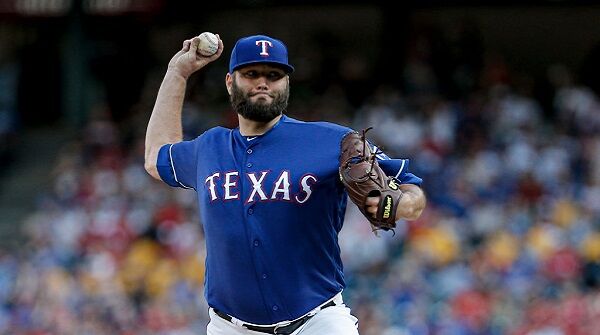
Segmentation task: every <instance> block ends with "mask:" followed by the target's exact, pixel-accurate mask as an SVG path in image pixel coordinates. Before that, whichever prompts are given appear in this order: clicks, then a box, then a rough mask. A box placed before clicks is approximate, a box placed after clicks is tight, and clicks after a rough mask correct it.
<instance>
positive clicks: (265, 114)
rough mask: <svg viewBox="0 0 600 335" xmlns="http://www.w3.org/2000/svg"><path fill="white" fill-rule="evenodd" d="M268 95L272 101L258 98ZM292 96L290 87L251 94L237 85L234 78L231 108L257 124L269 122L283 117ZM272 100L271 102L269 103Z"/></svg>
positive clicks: (287, 85)
mask: <svg viewBox="0 0 600 335" xmlns="http://www.w3.org/2000/svg"><path fill="white" fill-rule="evenodd" d="M265 94H266V95H268V96H269V97H271V99H266V98H262V97H258V98H255V99H252V98H253V97H255V96H259V95H265ZM289 96H290V86H289V84H286V85H285V88H283V89H282V90H279V91H275V90H271V91H269V92H260V93H256V92H255V93H250V92H244V91H243V90H242V89H241V88H240V87H239V86H238V84H237V81H236V79H235V78H234V80H233V82H232V86H231V96H230V98H229V100H230V101H231V106H232V107H233V109H234V110H235V111H236V113H238V114H239V115H241V116H243V117H244V118H245V119H248V120H252V121H257V122H265V123H266V122H269V121H271V120H273V119H274V118H276V117H277V116H279V115H281V113H282V112H283V111H284V110H285V109H286V108H287V105H288V98H289ZM269 100H271V102H269Z"/></svg>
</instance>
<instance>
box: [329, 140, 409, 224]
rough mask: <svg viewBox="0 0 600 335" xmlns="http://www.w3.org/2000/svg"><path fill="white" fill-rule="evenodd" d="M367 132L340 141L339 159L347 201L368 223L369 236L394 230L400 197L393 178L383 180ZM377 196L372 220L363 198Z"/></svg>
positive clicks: (381, 171) (383, 177)
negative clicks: (371, 231)
mask: <svg viewBox="0 0 600 335" xmlns="http://www.w3.org/2000/svg"><path fill="white" fill-rule="evenodd" d="M370 129H371V128H367V129H365V130H363V131H362V132H361V134H359V133H358V132H350V133H348V134H347V135H346V136H344V138H342V142H341V146H342V148H341V149H342V150H341V156H340V179H341V180H342V183H343V184H344V186H345V188H346V191H347V192H348V195H349V196H350V200H352V202H354V203H355V204H356V206H358V208H359V209H360V211H361V212H362V213H363V215H364V216H365V217H366V218H367V219H368V220H369V222H370V223H371V228H372V229H373V232H376V231H377V230H380V229H383V230H386V231H387V230H390V229H392V230H393V229H394V228H395V227H396V210H397V208H398V203H399V201H400V198H401V197H402V191H400V188H399V187H398V184H397V183H396V180H395V179H394V178H393V177H390V176H386V175H385V172H383V170H382V169H381V167H380V166H379V164H378V163H377V158H376V157H375V156H376V155H377V154H378V152H372V151H371V148H370V146H369V145H368V143H367V140H366V137H365V134H366V133H367V131H369V130H370ZM378 196H380V197H381V198H380V201H379V208H378V210H377V214H376V215H375V217H373V216H372V214H371V213H369V212H367V208H366V201H367V197H378Z"/></svg>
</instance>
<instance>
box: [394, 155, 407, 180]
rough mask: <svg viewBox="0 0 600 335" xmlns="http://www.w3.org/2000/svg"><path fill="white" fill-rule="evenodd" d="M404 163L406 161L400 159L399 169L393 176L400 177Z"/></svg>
mask: <svg viewBox="0 0 600 335" xmlns="http://www.w3.org/2000/svg"><path fill="white" fill-rule="evenodd" d="M404 163H406V160H405V159H403V160H402V165H400V170H398V173H396V176H395V177H394V178H396V179H398V177H400V173H402V170H404Z"/></svg>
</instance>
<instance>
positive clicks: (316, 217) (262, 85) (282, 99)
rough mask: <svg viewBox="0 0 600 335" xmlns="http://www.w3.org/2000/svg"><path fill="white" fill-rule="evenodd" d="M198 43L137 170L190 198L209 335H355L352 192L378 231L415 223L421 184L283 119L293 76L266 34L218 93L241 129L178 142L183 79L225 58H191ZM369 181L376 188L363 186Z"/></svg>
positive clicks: (188, 46) (315, 129)
mask: <svg viewBox="0 0 600 335" xmlns="http://www.w3.org/2000/svg"><path fill="white" fill-rule="evenodd" d="M217 37H218V35H217ZM198 43H199V39H198V38H197V37H196V38H192V39H190V40H186V41H184V42H183V48H182V49H181V50H180V51H179V52H177V53H176V54H175V55H174V56H173V58H172V59H171V61H170V62H169V65H168V69H167V72H166V74H165V77H164V80H163V82H162V84H161V86H160V89H159V91H158V96H157V99H156V103H155V106H154V110H153V111H152V116H151V117H150V121H149V124H148V129H147V134H146V157H145V158H146V163H145V168H146V170H147V171H148V173H149V174H150V175H152V176H153V177H154V178H156V179H158V180H162V181H164V182H165V183H167V184H168V185H170V186H174V187H182V188H187V189H193V190H194V191H196V193H197V195H198V205H199V209H200V216H201V222H202V225H203V228H204V232H205V236H206V249H207V256H206V279H205V283H204V285H205V296H206V300H207V302H208V305H209V306H210V310H209V314H210V322H209V324H208V327H207V332H208V334H210V335H246V334H247V335H251V334H254V335H256V334H303V335H351V334H358V321H357V319H356V318H355V317H354V316H353V315H352V314H351V313H350V309H349V308H348V307H346V305H344V302H343V299H342V295H341V292H342V290H343V289H344V287H345V283H344V273H343V268H342V262H341V259H340V249H339V246H338V240H337V239H338V233H339V231H340V229H341V228H342V224H343V219H344V213H345V209H346V204H347V199H348V195H349V194H350V198H351V199H352V201H354V202H355V203H357V204H358V206H359V208H361V210H362V211H363V213H364V214H365V215H366V217H367V218H368V219H369V221H370V222H371V224H372V225H373V227H374V228H375V229H378V228H381V229H389V228H393V227H394V225H395V223H394V222H395V221H397V220H400V219H408V220H412V219H416V218H417V217H418V216H419V215H420V214H421V212H422V210H423V208H424V207H425V196H424V194H423V192H422V191H421V189H420V187H419V185H420V184H421V179H420V178H418V177H416V176H415V175H413V174H411V173H409V172H408V160H403V159H390V158H389V157H387V156H386V155H385V154H383V153H381V152H379V151H378V150H377V148H375V147H374V146H373V145H371V144H368V142H366V141H365V134H364V132H363V133H362V134H360V133H358V132H355V131H353V130H352V129H349V128H346V127H343V126H340V125H336V124H332V123H328V122H303V121H299V120H295V119H293V118H291V117H288V116H286V115H285V114H283V112H284V111H285V110H286V107H287V102H288V96H289V81H290V74H291V73H292V72H293V71H294V67H293V66H292V65H290V64H289V62H288V53H287V48H286V46H285V45H284V43H283V42H282V41H280V40H277V39H274V38H272V37H269V36H264V35H256V36H249V37H245V38H241V39H240V40H238V41H237V43H236V44H235V46H234V48H233V50H232V52H231V58H230V62H229V72H228V73H227V74H226V76H225V85H226V87H227V91H228V92H229V96H230V100H231V105H232V107H233V109H234V111H235V112H237V114H238V119H239V127H238V128H235V129H228V128H223V127H216V128H212V129H210V130H207V131H206V132H204V133H203V134H201V135H200V136H198V137H197V138H195V139H193V140H190V141H183V139H182V126H181V110H182V104H183V100H184V92H185V87H186V82H187V79H188V78H189V77H190V76H191V75H192V74H193V73H194V72H196V71H198V70H200V69H202V68H203V67H204V66H206V65H207V64H209V63H210V62H213V61H215V60H216V59H218V58H219V56H220V55H221V53H222V52H223V42H222V41H221V39H220V38H219V47H218V50H217V52H216V54H214V55H212V56H201V55H199V54H198V53H197V48H198ZM354 167H356V169H354ZM353 169H354V170H353ZM361 178H362V179H361ZM378 180H384V183H385V185H380V184H381V183H380V182H378ZM369 183H370V184H373V185H376V186H369V187H371V189H372V188H373V187H375V188H377V190H374V191H373V190H371V189H369V190H367V191H365V190H363V189H362V188H361V187H363V185H366V184H369ZM377 185H378V186H377ZM363 188H365V189H367V188H368V187H363ZM365 192H368V194H364V193H365ZM383 221H386V222H388V223H390V222H392V223H393V224H392V225H391V226H385V225H380V223H381V222H383Z"/></svg>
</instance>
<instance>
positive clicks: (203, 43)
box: [198, 32, 219, 56]
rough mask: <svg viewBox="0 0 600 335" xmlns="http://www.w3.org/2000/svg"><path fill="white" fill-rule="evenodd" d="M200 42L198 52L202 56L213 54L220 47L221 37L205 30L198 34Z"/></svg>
mask: <svg viewBox="0 0 600 335" xmlns="http://www.w3.org/2000/svg"><path fill="white" fill-rule="evenodd" d="M198 37H199V38H200V43H198V53H199V54H201V55H202V56H212V55H214V54H215V53H216V52H217V50H218V49H219V38H218V37H217V35H215V34H213V33H209V32H203V33H202V34H200V36H198Z"/></svg>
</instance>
